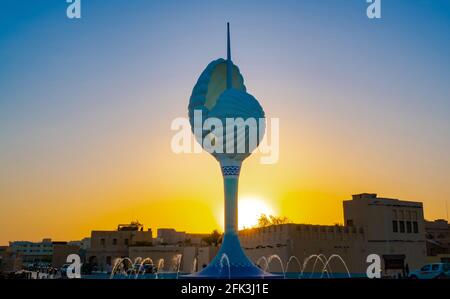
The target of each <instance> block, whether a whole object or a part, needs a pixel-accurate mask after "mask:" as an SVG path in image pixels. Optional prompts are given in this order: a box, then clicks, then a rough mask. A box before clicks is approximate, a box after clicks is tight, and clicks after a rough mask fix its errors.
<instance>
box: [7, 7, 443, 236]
mask: <svg viewBox="0 0 450 299" xmlns="http://www.w3.org/2000/svg"><path fill="white" fill-rule="evenodd" d="M187 2H189V3H187ZM83 5H85V10H84V12H83V13H84V14H83V18H82V19H80V20H76V21H74V20H68V19H67V17H66V15H65V11H66V7H67V3H66V1H45V2H44V1H34V0H21V1H1V4H0V245H4V244H7V243H8V241H12V240H31V241H33V240H41V239H42V238H46V237H49V238H52V239H53V240H76V239H80V238H83V237H87V236H90V233H91V231H92V230H99V229H108V230H113V229H115V228H116V227H117V224H118V223H129V222H130V221H131V220H139V222H141V223H143V224H144V225H145V227H146V228H147V227H149V228H152V229H153V230H154V231H156V229H157V228H158V227H170V228H175V229H177V230H183V231H187V232H192V233H206V232H211V231H212V230H214V229H220V230H222V229H223V222H222V221H223V213H224V212H223V211H224V202H223V181H222V177H221V171H220V167H219V164H218V163H217V161H215V160H214V158H212V157H211V155H209V154H207V153H202V154H178V155H177V154H175V153H173V152H172V150H171V147H170V141H171V138H172V136H173V134H174V132H173V131H171V130H170V124H171V122H172V120H173V119H175V118H177V117H187V106H188V101H189V97H190V95H191V92H192V88H193V86H194V84H195V82H196V81H197V79H198V76H199V75H200V73H201V72H202V70H203V69H204V68H205V67H206V65H207V64H208V63H209V62H210V61H212V60H213V59H217V58H219V57H225V55H226V22H227V21H229V22H231V24H232V38H233V42H232V44H233V61H234V63H236V64H237V65H238V66H239V67H240V70H241V72H242V74H243V76H244V79H245V84H246V87H247V89H248V92H249V93H250V94H252V95H253V96H255V98H257V99H258V101H259V102H260V103H261V105H262V106H263V107H264V111H265V112H266V115H267V116H268V117H278V118H279V120H280V145H279V148H280V156H279V161H278V163H276V164H271V165H263V164H261V163H260V162H259V161H260V156H261V154H255V155H252V156H251V157H250V158H248V159H247V160H246V161H245V162H244V163H243V166H242V172H241V177H240V181H239V194H240V196H241V199H242V200H241V202H240V206H239V225H240V227H243V226H252V225H254V224H255V223H256V220H257V217H258V214H260V213H273V214H275V215H277V216H285V217H288V218H289V219H290V220H291V221H293V222H296V223H313V224H334V223H342V222H343V215H342V201H343V200H346V199H350V198H351V195H352V194H356V193H362V192H372V193H378V194H379V195H380V196H383V197H391V198H399V199H404V200H410V201H420V202H423V203H424V211H425V218H427V219H436V218H445V217H446V211H445V201H446V200H449V199H450V184H449V183H448V181H449V170H450V155H449V152H450V121H449V115H450V103H449V99H450V84H449V81H448V78H450V59H449V53H450V39H449V36H450V2H449V1H446V0H442V1H441V0H436V1H408V0H398V1H397V0H396V1H383V18H382V19H381V20H379V21H377V22H376V24H375V23H374V21H371V20H368V19H367V16H366V7H367V3H366V1H333V0H320V1H318V0H310V1H297V0H292V1H282V4H280V3H279V1H256V0H248V1H225V0H223V1H220V0H219V1H209V0H208V1H206V0H205V1H200V0H199V1H178V0H167V1H147V0H136V1H118V0H109V1H84V4H83ZM449 206H450V202H449Z"/></svg>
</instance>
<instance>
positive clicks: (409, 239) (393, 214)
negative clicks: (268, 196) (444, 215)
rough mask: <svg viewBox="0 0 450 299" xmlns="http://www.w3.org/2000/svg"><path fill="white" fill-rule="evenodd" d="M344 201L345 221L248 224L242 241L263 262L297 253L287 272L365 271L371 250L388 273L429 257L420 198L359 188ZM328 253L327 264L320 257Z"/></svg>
mask: <svg viewBox="0 0 450 299" xmlns="http://www.w3.org/2000/svg"><path fill="white" fill-rule="evenodd" d="M343 206H344V221H345V225H344V226H338V225H336V226H325V225H306V224H282V225H273V226H269V227H264V228H256V229H247V230H243V231H240V232H239V235H240V239H241V243H242V246H243V247H244V248H245V249H246V253H247V254H248V255H249V256H250V257H251V258H252V260H253V261H254V262H255V263H257V262H258V261H259V264H260V265H261V266H262V267H265V265H264V262H263V261H262V260H261V257H262V256H264V257H265V258H266V259H269V258H270V256H271V255H274V254H276V255H278V256H279V257H280V258H281V260H282V262H283V263H287V261H288V260H289V259H290V258H291V257H292V256H295V257H296V259H297V260H298V261H299V263H297V261H296V262H295V263H290V264H289V267H288V269H287V271H289V272H298V271H299V270H300V269H301V268H304V269H303V270H304V271H305V272H317V271H318V272H321V271H322V270H325V271H329V270H330V269H329V268H328V267H331V268H332V272H334V273H346V271H347V269H348V271H349V272H350V273H357V274H365V272H366V269H367V266H368V264H367V263H366V258H367V256H368V255H369V254H378V255H379V256H380V257H381V259H382V269H383V271H384V273H385V274H386V275H388V274H389V273H391V274H394V273H396V272H403V269H404V268H405V267H406V265H408V267H409V268H410V269H415V268H418V267H420V266H421V265H422V264H423V263H424V262H425V256H426V249H425V231H424V219H423V207H422V203H419V202H410V201H402V200H398V199H389V198H380V197H377V195H376V194H358V195H354V196H353V198H352V199H351V200H347V201H344V203H343ZM337 255H338V256H337ZM317 256H319V258H317ZM330 257H332V258H331V260H329V261H328V264H326V262H325V264H324V263H323V262H322V261H327V260H328V259H329V258H330ZM308 258H310V259H308ZM291 259H293V258H291ZM341 259H342V260H341ZM317 260H319V262H317ZM308 261H310V262H308ZM305 262H306V263H305ZM344 263H345V266H344ZM299 264H300V265H299ZM304 264H305V265H304ZM284 267H286V264H284ZM269 269H270V270H274V271H280V270H281V265H280V263H279V262H277V259H273V258H272V259H271V263H270V265H269ZM285 270H286V269H285Z"/></svg>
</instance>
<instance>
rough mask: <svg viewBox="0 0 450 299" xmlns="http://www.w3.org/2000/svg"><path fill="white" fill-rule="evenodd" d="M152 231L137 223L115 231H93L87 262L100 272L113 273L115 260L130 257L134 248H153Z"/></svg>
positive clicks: (121, 226) (120, 227) (119, 227)
mask: <svg viewBox="0 0 450 299" xmlns="http://www.w3.org/2000/svg"><path fill="white" fill-rule="evenodd" d="M152 237H153V236H152V230H151V229H148V230H146V231H144V229H143V226H142V225H141V224H139V223H137V222H134V223H131V224H121V225H119V226H118V227H117V230H115V231H92V232H91V244H90V246H91V247H90V249H88V251H87V254H86V261H87V262H88V263H89V264H91V265H93V266H94V268H96V269H97V270H99V271H111V268H112V266H113V263H114V260H115V259H116V258H120V257H128V256H129V248H130V247H132V246H141V247H142V246H151V245H152V242H153V238H152Z"/></svg>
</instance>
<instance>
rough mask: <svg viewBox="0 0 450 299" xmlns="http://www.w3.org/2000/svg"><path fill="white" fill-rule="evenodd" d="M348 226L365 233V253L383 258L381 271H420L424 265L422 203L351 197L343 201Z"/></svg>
mask: <svg viewBox="0 0 450 299" xmlns="http://www.w3.org/2000/svg"><path fill="white" fill-rule="evenodd" d="M344 221H345V224H346V225H347V226H360V227H363V228H364V230H365V232H366V239H367V250H368V251H369V252H370V253H376V254H378V255H380V256H381V257H382V260H383V269H384V270H385V271H387V270H400V269H401V268H403V267H406V265H408V268H414V269H416V268H419V267H420V266H422V265H423V263H424V262H425V257H426V247H425V225H424V216H423V205H422V203H421V202H414V201H405V200H399V199H393V198H382V197H378V196H377V195H376V194H370V193H363V194H357V195H353V197H352V199H351V200H346V201H344Z"/></svg>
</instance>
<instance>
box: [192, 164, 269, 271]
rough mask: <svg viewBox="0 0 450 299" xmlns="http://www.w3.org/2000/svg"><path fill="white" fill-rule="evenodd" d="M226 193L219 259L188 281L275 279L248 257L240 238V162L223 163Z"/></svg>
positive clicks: (216, 258) (217, 256)
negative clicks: (205, 279) (196, 279)
mask: <svg viewBox="0 0 450 299" xmlns="http://www.w3.org/2000/svg"><path fill="white" fill-rule="evenodd" d="M221 168H222V175H223V180H224V191H225V233H224V236H223V241H222V246H221V247H220V250H219V252H218V253H217V255H216V257H215V258H214V259H213V260H212V261H211V263H209V265H208V266H207V267H206V268H204V269H203V270H201V271H200V272H197V273H194V274H192V275H189V276H188V277H189V278H262V277H275V276H273V275H271V274H269V273H266V272H264V271H263V270H261V269H260V268H258V267H257V266H255V264H253V262H252V261H251V260H250V259H249V258H248V257H247V256H246V255H245V253H244V251H243V249H242V247H241V244H240V242H239V238H238V182H239V173H240V169H241V163H236V162H235V163H229V162H228V163H227V162H222V163H221Z"/></svg>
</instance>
